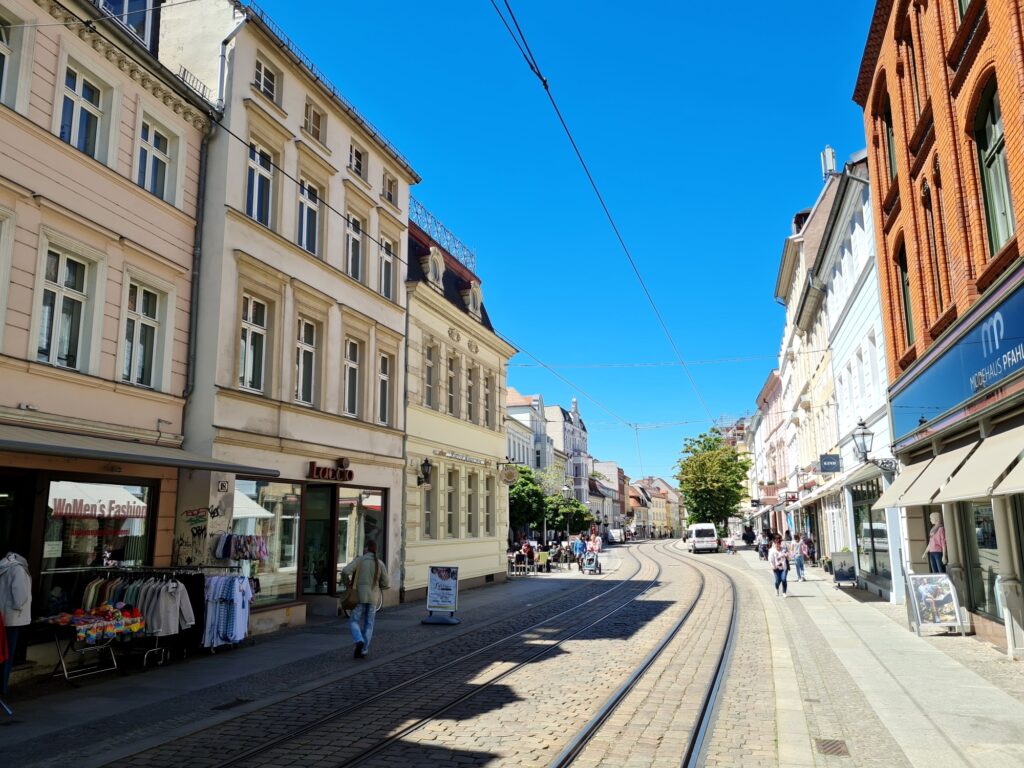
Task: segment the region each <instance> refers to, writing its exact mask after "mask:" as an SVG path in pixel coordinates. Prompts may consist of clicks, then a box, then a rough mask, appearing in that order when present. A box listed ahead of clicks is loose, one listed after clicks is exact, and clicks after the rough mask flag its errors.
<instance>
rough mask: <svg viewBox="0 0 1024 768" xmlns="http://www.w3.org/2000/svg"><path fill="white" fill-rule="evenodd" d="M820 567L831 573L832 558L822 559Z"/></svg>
mask: <svg viewBox="0 0 1024 768" xmlns="http://www.w3.org/2000/svg"><path fill="white" fill-rule="evenodd" d="M821 567H822V568H824V569H825V571H826V572H827V573H832V558H831V557H823V558H821Z"/></svg>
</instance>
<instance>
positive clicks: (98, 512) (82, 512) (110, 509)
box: [51, 498, 146, 518]
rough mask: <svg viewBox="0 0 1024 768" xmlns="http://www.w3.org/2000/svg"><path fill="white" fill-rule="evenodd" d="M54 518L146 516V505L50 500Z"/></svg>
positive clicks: (80, 500)
mask: <svg viewBox="0 0 1024 768" xmlns="http://www.w3.org/2000/svg"><path fill="white" fill-rule="evenodd" d="M51 505H52V509H53V516H54V517H139V518H144V517H145V516H146V505H145V504H143V503H141V502H139V503H137V504H133V503H132V502H118V501H115V500H114V499H110V500H109V501H107V502H92V503H90V502H87V501H85V500H84V499H61V498H54V499H51Z"/></svg>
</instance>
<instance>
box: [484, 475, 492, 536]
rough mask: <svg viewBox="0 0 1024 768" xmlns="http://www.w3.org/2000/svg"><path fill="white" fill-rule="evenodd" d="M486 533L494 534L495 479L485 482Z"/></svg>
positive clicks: (487, 479) (488, 479)
mask: <svg viewBox="0 0 1024 768" xmlns="http://www.w3.org/2000/svg"><path fill="white" fill-rule="evenodd" d="M484 533H485V534H486V535H487V536H491V535H493V534H494V478H493V477H488V478H486V479H485V480H484Z"/></svg>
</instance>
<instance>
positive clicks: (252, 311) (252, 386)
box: [238, 293, 267, 392]
mask: <svg viewBox="0 0 1024 768" xmlns="http://www.w3.org/2000/svg"><path fill="white" fill-rule="evenodd" d="M266 353H267V305H266V303H265V302H263V301H260V300H259V299H255V298H253V297H252V296H250V295H249V294H246V293H243V294H242V343H241V347H240V349H239V354H238V384H239V386H240V387H242V388H243V389H249V390H252V391H254V392H262V391H263V372H264V365H265V363H266V359H265V358H266Z"/></svg>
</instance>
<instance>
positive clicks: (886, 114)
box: [882, 95, 896, 181]
mask: <svg viewBox="0 0 1024 768" xmlns="http://www.w3.org/2000/svg"><path fill="white" fill-rule="evenodd" d="M882 127H883V128H884V129H885V152H886V158H887V159H888V161H889V180H890V181H893V180H895V178H896V135H895V133H893V127H892V104H891V103H890V101H889V96H888V95H886V97H885V107H884V108H883V110H882Z"/></svg>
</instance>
